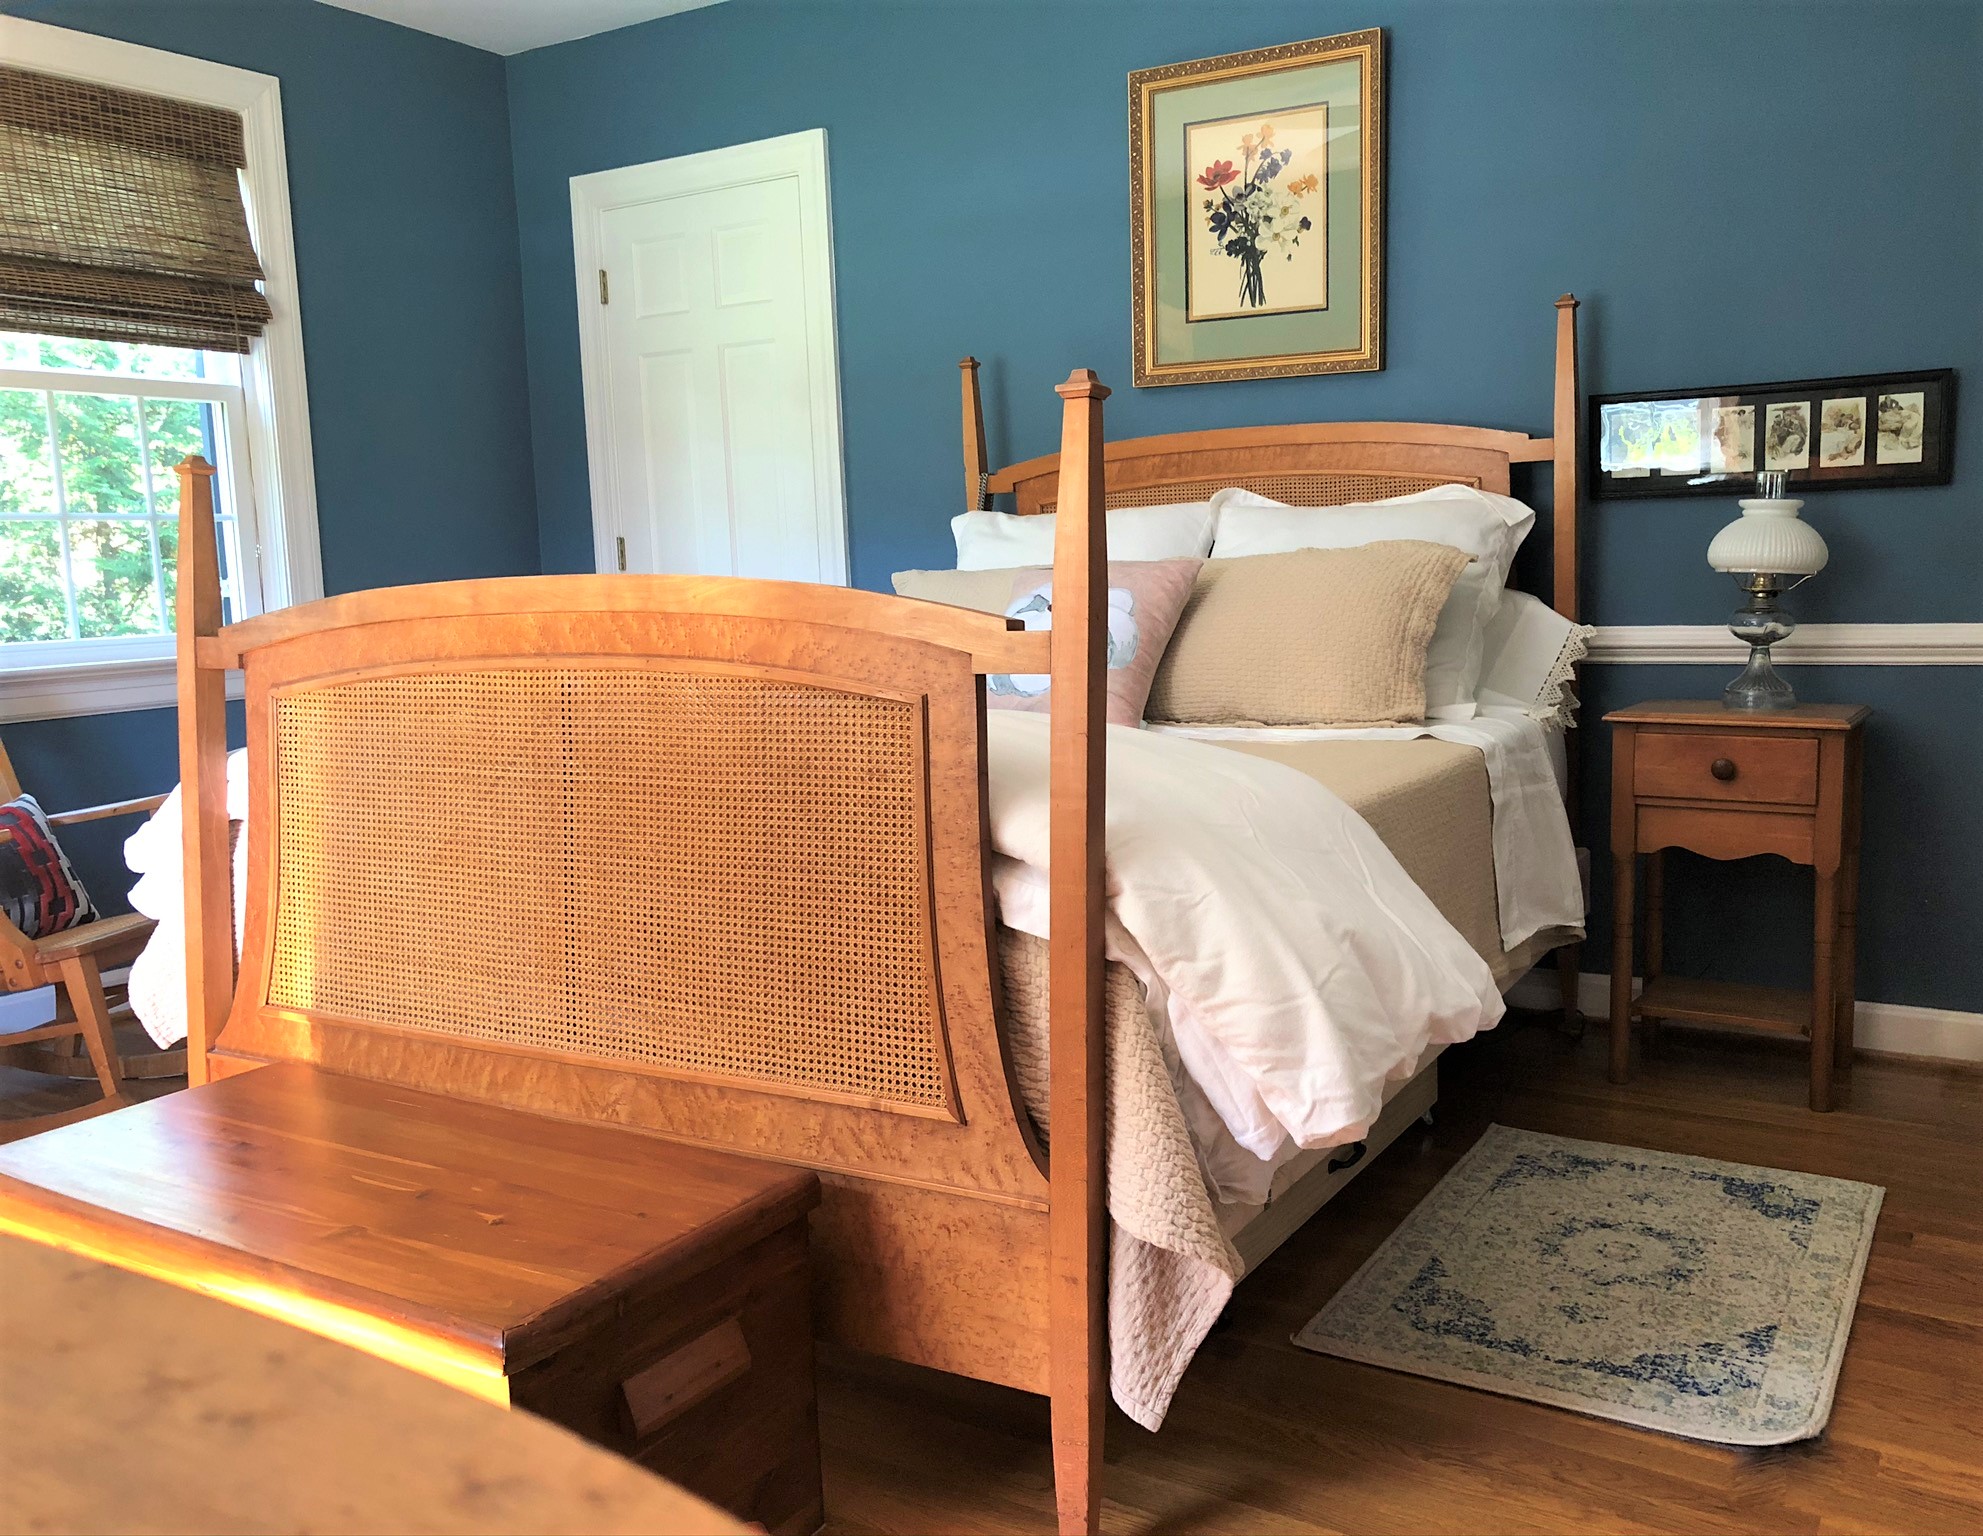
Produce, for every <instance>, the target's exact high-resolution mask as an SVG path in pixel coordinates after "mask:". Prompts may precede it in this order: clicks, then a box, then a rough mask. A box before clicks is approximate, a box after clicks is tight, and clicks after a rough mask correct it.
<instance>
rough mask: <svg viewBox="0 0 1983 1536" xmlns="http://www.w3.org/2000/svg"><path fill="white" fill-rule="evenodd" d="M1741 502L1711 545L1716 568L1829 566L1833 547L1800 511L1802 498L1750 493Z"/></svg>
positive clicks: (1802, 571) (1792, 572) (1797, 570)
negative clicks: (1738, 513) (1738, 510)
mask: <svg viewBox="0 0 1983 1536" xmlns="http://www.w3.org/2000/svg"><path fill="white" fill-rule="evenodd" d="M1740 505H1741V508H1742V515H1741V516H1740V517H1738V518H1737V519H1736V520H1735V521H1734V522H1732V523H1730V524H1729V525H1728V526H1727V527H1726V528H1724V529H1722V530H1721V532H1720V533H1718V534H1716V535H1715V536H1714V542H1713V543H1711V544H1710V545H1708V564H1709V565H1711V566H1713V567H1714V568H1715V569H1716V570H1717V571H1730V572H1741V571H1770V572H1774V573H1775V574H1777V575H1780V576H1815V575H1817V574H1818V572H1820V571H1822V570H1823V569H1824V568H1825V562H1826V561H1827V560H1829V559H1830V558H1831V551H1830V550H1828V549H1826V548H1825V541H1824V536H1823V535H1822V534H1820V533H1819V532H1818V530H1817V529H1815V528H1813V527H1812V526H1811V525H1810V524H1809V523H1807V522H1805V521H1804V520H1803V519H1802V518H1801V517H1799V516H1798V515H1797V511H1798V508H1800V507H1802V506H1803V505H1804V503H1803V502H1801V501H1792V500H1789V499H1784V500H1776V499H1773V498H1766V497H1752V498H1750V499H1749V500H1747V501H1744V502H1742V503H1740Z"/></svg>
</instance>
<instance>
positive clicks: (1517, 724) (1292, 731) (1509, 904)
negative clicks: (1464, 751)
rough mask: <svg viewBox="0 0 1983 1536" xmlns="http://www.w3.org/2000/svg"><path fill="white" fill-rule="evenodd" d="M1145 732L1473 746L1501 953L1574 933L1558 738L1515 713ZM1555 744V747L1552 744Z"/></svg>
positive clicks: (1572, 847) (1576, 922)
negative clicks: (1482, 786) (1486, 812)
mask: <svg viewBox="0 0 1983 1536" xmlns="http://www.w3.org/2000/svg"><path fill="white" fill-rule="evenodd" d="M1148 729H1150V730H1152V731H1157V732H1162V733H1163V734H1165V735H1177V736H1188V737H1192V738H1194V739H1196V740H1199V741H1330V740H1339V739H1340V740H1346V741H1356V740H1364V741H1381V740H1397V741H1409V740H1411V739H1412V738H1414V737H1418V736H1431V737H1433V738H1435V739H1436V740H1439V741H1450V742H1456V743H1458V744H1459V745H1461V746H1468V747H1476V748H1478V749H1479V750H1480V753H1481V756H1482V757H1483V758H1484V759H1485V760H1486V763H1487V791H1488V797H1489V800H1490V801H1491V803H1492V805H1493V812H1494V886H1495V893H1496V899H1497V901H1498V903H1499V907H1500V919H1501V947H1502V948H1503V949H1513V948H1514V947H1515V946H1516V945H1518V944H1520V943H1522V942H1523V941H1524V940H1525V939H1530V938H1533V937H1534V936H1535V935H1536V934H1538V933H1540V932H1542V930H1543V929H1545V928H1581V927H1582V926H1583V922H1584V888H1583V881H1582V880H1581V878H1580V877H1579V876H1578V873H1577V848H1576V840H1575V838H1574V837H1573V836H1572V834H1571V831H1570V817H1569V812H1568V811H1567V810H1566V809H1565V807H1564V804H1563V790H1562V787H1561V774H1560V773H1559V770H1558V768H1557V766H1556V764H1555V762H1554V761H1552V754H1551V751H1550V746H1551V743H1550V739H1549V738H1550V737H1551V736H1552V735H1558V734H1560V733H1556V732H1552V731H1551V730H1550V728H1548V727H1546V726H1543V725H1541V724H1539V723H1538V722H1536V721H1534V720H1532V719H1530V718H1528V717H1527V716H1526V715H1525V714H1524V713H1523V712H1522V711H1521V710H1518V709H1510V708H1504V707H1499V706H1491V705H1484V706H1482V709H1481V712H1480V714H1479V715H1477V716H1476V717H1475V718H1473V719H1472V720H1431V721H1426V722H1424V723H1423V724H1419V725H1399V726H1373V727H1368V728H1360V729H1354V730H1345V729H1339V728H1334V727H1324V726H1194V725H1153V726H1150V727H1148ZM1559 745H1560V744H1559Z"/></svg>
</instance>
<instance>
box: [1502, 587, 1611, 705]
mask: <svg viewBox="0 0 1983 1536" xmlns="http://www.w3.org/2000/svg"><path fill="white" fill-rule="evenodd" d="M1596 633H1597V631H1596V630H1595V629H1593V628H1591V627H1590V626H1589V625H1588V624H1573V623H1571V622H1570V621H1569V620H1568V619H1566V618H1564V617H1563V615H1562V614H1560V613H1558V612H1557V611H1556V610H1555V609H1554V608H1552V607H1550V606H1549V604H1547V603H1545V602H1543V601H1542V599H1541V598H1538V597H1531V596H1529V594H1528V593H1526V592H1504V593H1502V594H1501V607H1500V611H1499V612H1497V613H1496V614H1495V615H1494V617H1493V619H1491V620H1490V621H1489V622H1488V625H1487V633H1486V653H1487V654H1486V659H1485V660H1484V662H1483V663H1482V666H1481V672H1480V688H1479V691H1478V693H1477V695H1476V696H1477V697H1478V698H1479V700H1480V702H1481V703H1483V704H1508V705H1513V706H1514V707H1515V708H1517V709H1519V710H1521V711H1522V712H1523V713H1524V714H1526V715H1527V716H1528V717H1529V718H1530V719H1531V720H1540V721H1541V722H1542V723H1543V724H1545V725H1555V726H1560V727H1562V728H1563V729H1564V730H1568V729H1570V727H1572V726H1573V725H1575V724H1576V723H1577V696H1576V695H1575V694H1574V693H1572V692H1571V691H1570V677H1571V669H1572V668H1573V667H1575V666H1576V664H1577V663H1578V662H1580V661H1582V660H1583V659H1584V652H1585V651H1586V650H1587V649H1588V648H1589V646H1590V638H1591V636H1592V635H1594V634H1596Z"/></svg>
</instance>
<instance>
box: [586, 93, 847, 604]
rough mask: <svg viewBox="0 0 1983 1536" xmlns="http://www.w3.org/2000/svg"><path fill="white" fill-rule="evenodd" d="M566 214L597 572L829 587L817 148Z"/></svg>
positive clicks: (666, 168) (832, 371)
mask: <svg viewBox="0 0 1983 1536" xmlns="http://www.w3.org/2000/svg"><path fill="white" fill-rule="evenodd" d="M572 199H573V230H574V244H575V248H576V251H577V254H578V258H579V268H578V270H579V276H580V282H579V293H580V303H581V306H582V309H581V313H582V314H585V312H586V311H588V310H589V311H590V313H589V314H587V315H586V318H587V319H589V320H590V321H591V322H592V323H591V324H590V325H589V326H585V327H582V335H583V333H584V332H587V331H589V332H590V340H591V342H592V345H591V346H583V345H582V347H581V351H582V352H583V353H584V354H585V355H584V359H583V361H584V373H585V406H586V426H587V437H588V443H589V446H590V449H591V453H592V489H593V522H594V529H595V548H596V550H597V552H598V555H599V568H600V569H601V570H609V571H610V570H616V569H618V570H628V571H650V572H677V573H692V574H701V575H714V576H764V577H774V578H779V579H783V580H788V581H823V582H836V583H844V582H845V581H846V579H847V570H846V523H845V518H846V514H845V506H844V501H843V498H842V492H841V477H840V431H839V427H840V420H839V385H838V379H837V371H836V366H835V358H834V351H833V315H832V268H831V259H830V251H829V245H828V239H827V230H826V227H825V222H826V189H825V145H824V135H823V134H820V133H813V134H795V135H791V136H790V137H789V138H787V139H777V140H769V141H766V142H765V143H762V144H747V145H740V146H738V147H737V148H735V149H731V150H716V151H712V152H711V153H709V154H706V155H693V156H687V157H685V158H683V159H681V160H671V161H660V162H657V163H655V164H653V165H647V166H634V167H629V168H627V169H626V170H622V171H606V172H601V173H599V174H597V175H594V176H586V177H578V178H574V180H573V184H572ZM588 247H589V248H588Z"/></svg>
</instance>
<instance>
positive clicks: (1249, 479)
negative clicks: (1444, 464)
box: [1040, 473, 1480, 512]
mask: <svg viewBox="0 0 1983 1536" xmlns="http://www.w3.org/2000/svg"><path fill="white" fill-rule="evenodd" d="M1479 484H1480V482H1479V481H1478V480H1476V479H1473V478H1471V477H1467V476H1460V475H1451V476H1446V475H1355V474H1337V473H1331V474H1322V473H1314V474H1282V475H1226V476H1222V477H1221V478H1219V479H1217V480H1179V481H1173V482H1172V483H1170V484H1168V485H1143V486H1137V485H1130V486H1122V487H1119V488H1117V489H1115V490H1112V491H1110V492H1109V493H1108V496H1107V499H1106V505H1108V506H1110V507H1167V506H1172V505H1174V504H1175V503H1177V502H1181V501H1210V500H1211V499H1212V496H1213V494H1214V493H1215V492H1218V491H1223V490H1225V489H1227V488H1228V487H1231V486H1238V487H1239V488H1240V489H1241V490H1246V491H1252V492H1254V493H1255V494H1257V495H1261V496H1270V497H1272V498H1273V499H1274V500H1275V501H1284V502H1286V503H1287V504H1288V505H1289V506H1291V507H1338V506H1341V505H1343V503H1345V502H1351V501H1382V500H1384V499H1385V498H1386V497H1388V496H1409V495H1410V494H1411V493H1412V492H1413V491H1426V490H1430V489H1431V488H1432V487H1433V486H1435V485H1472V486H1478V485H1479ZM1057 505H1059V503H1058V502H1054V501H1047V502H1042V503H1041V504H1040V510H1041V511H1042V512H1051V511H1053V509H1054V508H1055V507H1056V506H1057Z"/></svg>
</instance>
